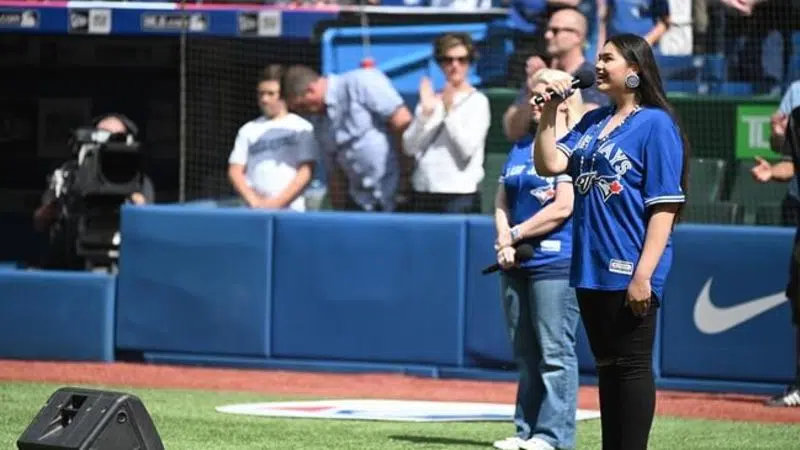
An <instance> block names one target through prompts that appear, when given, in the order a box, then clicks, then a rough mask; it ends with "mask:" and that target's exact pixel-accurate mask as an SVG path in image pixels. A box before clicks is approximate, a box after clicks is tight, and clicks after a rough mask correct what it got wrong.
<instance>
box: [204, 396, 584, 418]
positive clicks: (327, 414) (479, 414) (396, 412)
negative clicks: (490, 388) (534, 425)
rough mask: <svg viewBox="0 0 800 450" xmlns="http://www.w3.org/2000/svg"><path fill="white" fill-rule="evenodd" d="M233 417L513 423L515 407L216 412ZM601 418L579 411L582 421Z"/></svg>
mask: <svg viewBox="0 0 800 450" xmlns="http://www.w3.org/2000/svg"><path fill="white" fill-rule="evenodd" d="M216 410H217V411H219V412H222V413H229V414H241V415H254V416H265V417H294V418H304V419H310V418H313V419H341V420H377V421H393V422H492V421H511V420H512V419H513V416H514V405H503V404H495V403H465V402H430V401H404V400H322V401H303V402H270V403H248V404H238V405H227V406H220V407H217V408H216ZM598 417H600V414H599V413H598V412H596V411H585V410H579V411H578V415H577V418H578V420H585V419H593V418H598Z"/></svg>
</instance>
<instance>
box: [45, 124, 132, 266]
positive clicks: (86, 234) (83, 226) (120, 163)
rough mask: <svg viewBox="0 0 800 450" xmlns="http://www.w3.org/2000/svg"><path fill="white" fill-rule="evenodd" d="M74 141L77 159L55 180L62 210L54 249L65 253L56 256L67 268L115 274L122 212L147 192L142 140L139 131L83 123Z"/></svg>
mask: <svg viewBox="0 0 800 450" xmlns="http://www.w3.org/2000/svg"><path fill="white" fill-rule="evenodd" d="M70 145H71V147H72V150H73V155H74V156H75V158H76V159H75V160H72V161H70V162H68V163H67V164H65V165H64V166H62V167H61V168H60V169H59V170H56V172H55V173H54V174H53V177H52V178H51V180H50V190H51V192H53V193H54V195H55V202H56V204H57V209H58V211H59V215H58V220H57V222H56V224H55V225H54V229H53V230H52V234H51V236H53V235H58V236H57V237H53V238H52V242H53V247H54V248H51V251H55V252H58V253H61V257H60V258H55V259H57V260H59V261H63V264H59V265H63V266H66V267H63V268H70V269H83V270H98V269H101V270H107V271H109V272H112V273H115V272H116V270H117V261H118V258H119V248H120V243H121V238H120V210H121V208H122V205H123V204H124V203H125V202H127V201H128V200H129V199H130V198H131V197H132V195H133V194H134V193H137V192H139V193H141V192H142V190H143V185H144V180H145V176H144V173H143V171H142V166H143V157H142V154H141V152H140V151H139V150H140V148H139V147H140V143H139V142H137V140H136V138H135V135H134V134H130V133H110V132H108V131H106V130H101V129H97V128H94V127H82V128H78V129H75V130H74V131H73V134H72V137H71V139H70Z"/></svg>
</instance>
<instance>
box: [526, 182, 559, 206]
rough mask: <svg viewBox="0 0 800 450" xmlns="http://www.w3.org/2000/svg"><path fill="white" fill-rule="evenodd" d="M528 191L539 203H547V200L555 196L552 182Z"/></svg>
mask: <svg viewBox="0 0 800 450" xmlns="http://www.w3.org/2000/svg"><path fill="white" fill-rule="evenodd" d="M530 192H531V195H532V196H534V197H535V198H536V200H539V203H541V204H542V205H544V204H545V203H547V202H548V201H549V200H552V199H553V198H555V196H556V190H555V188H554V187H553V185H552V184H551V185H547V186H542V187H538V188H536V189H531V191H530Z"/></svg>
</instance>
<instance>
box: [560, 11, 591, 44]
mask: <svg viewBox="0 0 800 450" xmlns="http://www.w3.org/2000/svg"><path fill="white" fill-rule="evenodd" d="M550 24H551V25H553V24H558V25H559V26H566V27H569V28H572V29H574V30H576V31H577V32H578V34H579V35H580V37H581V39H586V33H587V31H588V29H589V22H588V21H587V20H586V16H584V15H583V13H582V12H580V11H578V10H577V9H575V8H564V9H560V10H558V11H556V12H555V13H553V15H552V17H550Z"/></svg>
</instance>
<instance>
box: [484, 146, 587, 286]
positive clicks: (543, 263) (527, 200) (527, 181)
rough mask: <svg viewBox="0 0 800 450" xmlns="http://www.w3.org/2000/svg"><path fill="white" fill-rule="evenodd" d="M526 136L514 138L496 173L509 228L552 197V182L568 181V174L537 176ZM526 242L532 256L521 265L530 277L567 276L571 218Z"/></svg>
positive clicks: (553, 195)
mask: <svg viewBox="0 0 800 450" xmlns="http://www.w3.org/2000/svg"><path fill="white" fill-rule="evenodd" d="M532 142H533V138H532V137H530V136H528V137H526V138H523V139H521V140H519V141H517V142H516V143H515V144H514V147H512V149H511V152H509V154H508V159H507V160H506V165H505V167H504V168H503V172H502V174H501V175H500V183H502V184H503V188H504V189H505V192H506V202H507V204H506V206H507V207H508V212H509V216H510V217H509V221H510V222H511V223H510V224H509V225H511V226H512V227H513V226H515V225H518V224H520V223H522V222H525V221H526V220H528V219H530V218H531V217H532V216H533V215H534V214H536V213H538V212H539V211H541V210H542V208H544V207H545V206H547V205H549V204H550V203H552V202H553V200H554V199H555V196H556V184H558V183H570V182H572V178H571V177H570V176H569V175H566V174H564V175H559V176H557V177H541V176H539V175H538V174H537V173H536V169H535V168H534V167H533V158H532V153H531V144H532ZM525 242H526V243H528V244H530V245H531V246H532V247H533V248H534V253H533V258H531V259H529V260H528V261H525V262H523V263H522V264H521V267H522V268H524V269H527V271H528V272H529V273H530V274H531V275H532V276H534V277H536V278H539V279H543V278H567V277H568V276H569V268H570V257H571V255H572V218H571V217H570V218H567V219H566V220H565V221H564V222H563V223H562V224H561V225H559V226H558V227H557V228H555V229H554V230H552V231H551V232H550V233H548V234H546V235H543V236H538V237H535V238H531V239H526V240H525Z"/></svg>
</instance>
